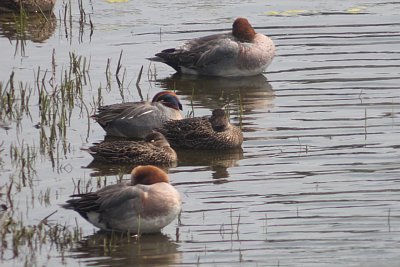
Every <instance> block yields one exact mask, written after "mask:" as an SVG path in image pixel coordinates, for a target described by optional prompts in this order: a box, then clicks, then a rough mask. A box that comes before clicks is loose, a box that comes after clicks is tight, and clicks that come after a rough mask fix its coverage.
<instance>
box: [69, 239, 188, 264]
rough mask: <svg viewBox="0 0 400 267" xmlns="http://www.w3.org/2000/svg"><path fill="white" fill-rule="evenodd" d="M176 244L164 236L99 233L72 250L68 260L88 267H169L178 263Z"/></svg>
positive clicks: (179, 255) (178, 256) (179, 258)
mask: <svg viewBox="0 0 400 267" xmlns="http://www.w3.org/2000/svg"><path fill="white" fill-rule="evenodd" d="M177 248H178V244H177V243H176V242H174V241H173V240H171V239H170V238H169V237H168V236H166V235H164V234H161V233H160V234H154V235H142V236H141V237H140V238H139V239H138V238H136V237H130V236H129V237H128V236H127V235H126V234H122V233H110V232H104V231H99V232H97V233H95V234H94V235H90V236H87V237H86V238H84V239H83V240H82V241H80V242H79V243H77V245H76V247H75V248H73V249H72V251H71V252H72V255H71V256H72V257H73V258H77V259H80V260H82V261H83V262H84V263H85V265H90V266H170V265H174V264H179V263H181V262H182V255H181V253H180V252H179V251H178V250H177Z"/></svg>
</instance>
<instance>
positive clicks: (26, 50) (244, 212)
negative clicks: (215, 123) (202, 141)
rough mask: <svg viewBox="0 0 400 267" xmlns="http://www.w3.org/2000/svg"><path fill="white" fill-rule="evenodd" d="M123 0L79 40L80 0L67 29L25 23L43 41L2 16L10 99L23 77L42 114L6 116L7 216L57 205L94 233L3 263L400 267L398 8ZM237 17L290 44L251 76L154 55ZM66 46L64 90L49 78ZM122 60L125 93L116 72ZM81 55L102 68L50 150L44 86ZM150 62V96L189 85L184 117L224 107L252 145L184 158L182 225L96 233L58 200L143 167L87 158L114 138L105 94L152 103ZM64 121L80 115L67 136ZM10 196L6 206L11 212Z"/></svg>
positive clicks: (176, 171) (94, 70) (38, 215)
mask: <svg viewBox="0 0 400 267" xmlns="http://www.w3.org/2000/svg"><path fill="white" fill-rule="evenodd" d="M110 2H111V1H93V2H87V3H84V4H83V7H84V10H85V12H86V21H85V22H84V24H83V26H82V27H81V31H80V24H79V20H80V16H79V9H78V5H77V4H76V3H72V11H71V17H69V16H67V18H66V19H64V10H65V5H67V6H68V7H69V1H65V2H63V1H58V3H57V6H56V8H55V10H54V16H55V17H56V18H57V19H56V21H55V23H56V27H54V20H51V21H52V22H53V23H50V24H46V25H48V26H46V25H43V23H39V26H36V25H33V26H32V27H28V28H27V29H28V30H29V29H36V30H37V29H40V33H41V34H39V35H40V37H37V36H38V33H37V32H34V31H33V33H32V32H30V33H29V34H25V35H23V36H22V37H21V34H16V33H14V34H13V32H18V31H15V30H14V31H13V30H10V29H12V28H13V27H14V29H15V28H16V27H18V22H16V21H14V20H11V21H10V19H7V20H6V19H1V27H0V47H1V51H0V55H1V59H2V60H1V62H2V64H0V81H1V82H2V87H0V88H1V89H2V90H4V88H6V86H10V84H8V85H7V81H8V80H9V77H10V75H11V73H12V71H14V81H15V83H14V86H15V88H17V89H18V90H16V91H17V92H19V88H20V87H21V85H20V84H19V82H22V86H23V87H24V86H26V87H27V88H33V89H32V93H31V95H30V100H29V103H28V104H27V106H28V111H26V110H23V111H22V112H17V111H18V110H20V109H18V107H14V108H13V114H14V115H13V116H11V115H9V114H10V113H7V112H6V109H3V107H2V109H1V116H0V118H1V121H0V122H1V125H2V128H0V140H1V141H0V144H1V147H0V156H1V160H0V169H1V174H0V186H3V185H4V184H7V185H10V183H11V181H12V180H13V181H14V182H13V188H12V189H13V191H12V192H13V193H12V195H11V200H12V203H13V208H12V210H11V211H10V212H9V213H10V215H11V216H13V218H15V219H18V220H21V221H23V222H24V223H25V224H27V225H37V224H38V223H39V222H40V221H41V220H42V219H43V218H45V217H46V216H48V215H49V214H51V213H52V212H54V211H56V210H57V211H58V212H57V213H55V214H53V215H52V216H51V217H49V219H48V221H49V222H50V223H55V224H60V225H63V226H66V227H68V228H71V229H72V228H73V227H75V226H76V225H78V227H79V229H81V231H82V233H81V235H82V240H80V241H78V242H72V244H70V245H69V246H66V247H65V248H63V247H60V246H55V245H51V242H47V243H46V244H44V245H43V246H42V247H41V248H39V247H36V248H35V249H30V246H28V245H25V246H24V245H22V246H21V247H19V249H20V254H19V256H17V257H13V255H14V254H13V250H12V246H11V244H12V242H11V240H10V239H7V241H8V246H7V247H3V248H5V249H4V250H3V252H2V257H1V265H2V266H14V265H22V264H24V263H27V264H28V265H31V264H34V263H36V264H37V265H44V264H48V265H61V264H65V265H82V266H89V265H90V266H93V265H111V264H112V265H121V266H126V265H128V264H131V265H134V264H137V265H139V264H140V265H141V266H155V265H157V266H163V265H164V266H171V265H172V266H174V265H182V266H192V265H204V266H208V265H217V266H338V265H340V266H376V265H377V264H379V265H380V266H397V265H399V264H400V256H399V255H400V235H399V229H400V203H399V197H398V196H399V191H400V187H399V181H400V178H399V177H400V175H399V174H400V160H399V159H400V157H399V156H400V151H399V148H400V143H399V141H398V137H396V136H399V132H400V119H399V115H400V93H399V92H400V91H399V84H400V83H399V82H400V68H399V67H400V64H399V62H400V48H399V46H398V44H399V43H400V24H399V22H398V14H399V11H400V4H399V3H396V2H386V1H345V2H337V1H284V2H282V1H272V2H271V1H269V2H263V1H245V2H243V1H219V2H218V4H215V3H214V1H205V2H201V3H199V2H198V1H190V2H189V3H188V2H180V1H169V2H168V3H164V2H163V1H161V2H160V1H150V2H149V1H146V2H144V3H137V2H135V1H127V2H123V3H110ZM89 15H90V20H91V21H92V23H93V25H94V29H93V33H92V34H91V27H90V22H89ZM237 16H244V17H248V18H249V20H250V22H251V23H252V24H253V26H255V27H256V30H257V31H259V32H262V33H264V34H267V35H270V36H271V37H272V39H273V40H274V42H275V44H276V46H277V56H276V58H275V59H274V61H273V63H272V65H271V66H270V67H269V68H268V70H267V72H266V73H264V75H261V76H256V77H252V78H241V79H237V80H235V79H234V80H232V79H223V78H205V77H199V78H196V77H188V76H177V75H173V74H174V72H173V70H172V69H171V68H169V67H168V66H166V65H162V64H156V65H155V66H154V65H153V64H152V65H149V62H148V61H147V60H146V58H147V57H151V56H152V55H153V54H154V53H156V52H157V51H159V50H161V49H164V48H169V47H174V46H176V45H177V44H179V43H180V42H181V41H183V40H186V39H188V38H193V37H197V36H202V35H205V34H211V33H214V32H218V31H223V30H228V29H229V28H230V27H231V23H232V21H233V19H234V18H235V17H237ZM4 21H5V22H4ZM16 24H17V26H15V25H16ZM49 32H50V33H51V34H48V33H49ZM31 36H36V37H35V38H34V37H31ZM21 38H23V39H24V38H25V39H27V40H26V41H25V42H22V41H21V40H20V39H21ZM53 49H54V62H55V67H56V70H55V80H51V79H50V78H51V77H52V54H53ZM121 51H123V52H122V57H121V64H122V70H121V72H120V74H119V78H120V80H123V84H122V86H121V87H122V89H121V90H119V87H118V83H117V79H116V77H115V72H116V70H117V65H118V59H119V56H120V53H121ZM69 53H75V54H76V55H77V56H82V57H84V58H86V59H87V61H88V62H89V61H90V66H89V67H88V68H87V69H88V71H87V72H86V74H85V76H84V79H82V84H81V86H82V91H81V92H79V90H77V91H76V92H75V94H76V95H78V97H73V98H74V101H71V102H66V103H67V105H65V107H64V106H63V108H60V110H58V111H57V112H56V114H60V115H57V116H56V119H55V125H56V126H55V129H56V133H57V138H56V139H57V141H56V142H55V143H51V142H50V141H46V140H48V139H49V137H50V136H51V133H52V131H51V129H52V125H54V124H53V121H52V120H51V119H49V120H48V121H49V122H48V124H47V125H43V126H42V127H40V125H39V126H37V127H35V125H37V124H38V123H39V122H46V121H44V120H43V119H42V117H41V113H40V109H39V96H38V95H39V93H38V92H39V89H40V88H43V87H45V88H46V90H47V92H48V94H51V92H53V90H55V85H58V86H59V85H60V84H62V82H63V81H64V80H65V71H66V70H69V67H70V54H69ZM108 59H110V73H111V74H109V77H110V80H109V82H108V81H107V75H106V74H105V73H106V71H107V70H106V67H107V60H108ZM142 65H143V66H144V71H143V75H142V77H141V81H140V83H139V87H140V89H141V94H142V95H143V97H144V98H145V99H148V98H151V97H152V96H153V95H154V94H155V93H156V92H158V91H160V90H163V89H175V90H176V92H177V94H178V95H179V97H180V98H181V100H182V103H183V104H184V114H185V115H188V114H192V113H194V115H196V116H201V115H208V114H209V113H210V110H212V109H214V108H216V107H221V106H224V105H226V106H227V107H228V109H229V110H230V118H231V121H232V122H233V123H235V124H238V125H241V126H242V129H243V131H244V137H245V141H244V143H243V148H242V150H238V151H231V152H229V153H228V152H227V153H216V152H215V153H214V152H204V153H203V152H202V153H197V154H195V153H193V152H190V151H185V150H178V157H179V163H178V166H176V167H173V168H170V169H169V173H170V178H171V181H172V183H173V184H174V185H175V186H176V188H177V189H178V190H179V191H180V192H181V194H182V197H183V212H182V214H181V218H180V223H179V222H178V220H176V221H174V222H173V223H172V224H171V225H169V226H167V227H166V228H165V229H163V231H162V234H159V235H150V236H143V237H141V238H140V239H139V240H137V239H136V238H134V237H132V238H126V237H120V236H118V237H112V236H110V235H107V234H104V233H101V232H97V230H96V229H94V227H93V226H91V225H90V224H89V223H87V222H86V221H84V220H83V219H82V218H81V217H79V215H78V214H76V213H74V212H72V211H67V210H63V209H61V208H60V207H59V204H62V203H64V202H65V200H66V199H67V198H68V196H69V195H71V194H72V193H74V192H75V191H76V186H77V185H78V184H79V186H80V188H81V189H82V190H83V189H89V190H90V189H93V190H94V189H96V188H97V187H98V186H99V185H103V184H104V183H107V184H111V183H115V182H116V181H117V180H119V179H120V178H123V179H125V178H128V177H129V175H128V174H127V173H128V172H129V169H130V166H128V167H126V166H123V167H122V168H118V167H115V166H113V167H112V168H111V167H107V166H106V168H104V167H103V168H101V166H100V167H99V166H93V165H90V164H91V161H92V158H91V157H90V155H89V154H87V153H86V152H85V151H82V150H81V148H82V147H87V146H89V145H90V144H91V143H92V142H97V141H100V140H102V139H103V137H104V131H103V130H102V129H101V128H100V127H99V126H98V125H97V124H96V123H94V122H93V121H92V120H88V116H89V115H90V114H93V112H94V110H95V108H96V105H97V104H98V99H99V92H101V98H100V102H101V103H103V104H111V103H116V102H121V101H137V100H140V99H141V97H140V94H139V92H138V90H137V88H136V86H135V83H136V80H137V76H138V73H139V70H140V68H141V66H142ZM38 67H40V70H39V69H38ZM46 70H47V72H46ZM61 74H62V75H61ZM38 76H39V77H40V78H39V79H38V78H37V77H38ZM43 77H45V78H44V79H43V80H44V82H43V83H42V78H43ZM54 81H55V82H54ZM75 82H77V80H76V79H75ZM43 84H44V85H43ZM52 84H53V87H52ZM108 85H110V88H111V89H110V88H109V87H108ZM8 88H9V87H8ZM17 98H18V97H17ZM3 103H4V102H3ZM18 103H19V102H18ZM60 103H64V102H63V101H61V102H60ZM82 103H84V104H82ZM60 105H61V104H60ZM61 106H62V105H61ZM241 108H242V111H240V110H241ZM62 110H65V113H66V115H65V116H64V118H65V117H66V118H68V119H67V121H68V123H67V125H66V127H65V129H66V130H65V134H64V135H63V134H61V133H62V131H61V130H60V129H59V126H60V125H61V124H60V121H61V119H60V117H62V114H63V113H62V112H61V111H62ZM19 113H20V114H19ZM60 127H61V126H60ZM61 128H62V127H61ZM44 136H45V137H47V139H46V138H44ZM14 147H17V148H19V152H18V153H17V152H15V151H16V150H15V149H14ZM16 155H17V156H16ZM18 158H23V159H25V161H21V160H18ZM27 162H29V163H30V165H29V164H27ZM85 187H86V188H85ZM4 190H5V189H4V188H2V190H1V191H0V192H1V193H0V194H1V195H0V204H5V205H7V206H10V200H8V199H7V196H6V193H5V192H4ZM0 221H1V220H0ZM25 254H26V255H34V256H30V257H29V256H24V255H25Z"/></svg>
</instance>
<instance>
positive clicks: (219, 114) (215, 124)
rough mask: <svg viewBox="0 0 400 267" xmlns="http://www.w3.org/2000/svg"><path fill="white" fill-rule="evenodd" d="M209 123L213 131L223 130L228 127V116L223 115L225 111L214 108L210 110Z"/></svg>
mask: <svg viewBox="0 0 400 267" xmlns="http://www.w3.org/2000/svg"><path fill="white" fill-rule="evenodd" d="M210 123H211V126H212V128H213V130H214V131H216V132H223V131H225V130H226V129H227V128H228V127H229V121H228V118H227V117H226V116H225V111H223V110H222V109H215V110H213V112H212V115H211V118H210Z"/></svg>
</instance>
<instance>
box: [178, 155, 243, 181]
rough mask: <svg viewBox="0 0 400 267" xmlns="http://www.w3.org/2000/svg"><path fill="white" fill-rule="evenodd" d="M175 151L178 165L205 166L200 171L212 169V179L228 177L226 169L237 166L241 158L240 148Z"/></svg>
mask: <svg viewBox="0 0 400 267" xmlns="http://www.w3.org/2000/svg"><path fill="white" fill-rule="evenodd" d="M176 153H177V154H178V160H179V166H206V167H205V168H204V169H202V170H201V171H212V178H213V179H220V178H228V177H229V172H228V169H229V168H231V167H234V166H237V162H238V161H239V160H241V159H243V149H242V148H238V149H232V150H225V151H215V150H196V151H193V150H190V149H179V150H176ZM195 169H196V168H194V171H196V172H198V171H200V170H195Z"/></svg>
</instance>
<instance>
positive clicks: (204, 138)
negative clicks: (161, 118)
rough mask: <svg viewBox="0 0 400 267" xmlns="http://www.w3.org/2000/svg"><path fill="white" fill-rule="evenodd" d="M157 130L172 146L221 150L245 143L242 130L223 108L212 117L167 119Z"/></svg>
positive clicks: (217, 110) (214, 112)
mask: <svg viewBox="0 0 400 267" xmlns="http://www.w3.org/2000/svg"><path fill="white" fill-rule="evenodd" d="M156 130H157V131H159V132H160V133H162V134H163V135H164V136H165V137H166V138H167V140H168V142H169V143H170V144H171V146H172V147H180V148H189V149H204V150H221V149H233V148H239V147H241V145H242V143H243V133H242V131H241V130H240V128H238V127H237V126H235V125H232V124H231V123H230V122H229V120H228V118H227V117H226V115H225V111H224V110H222V109H215V110H213V111H212V115H211V117H207V116H204V117H194V118H185V119H182V120H177V121H167V122H165V123H164V124H163V125H162V127H159V128H156Z"/></svg>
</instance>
